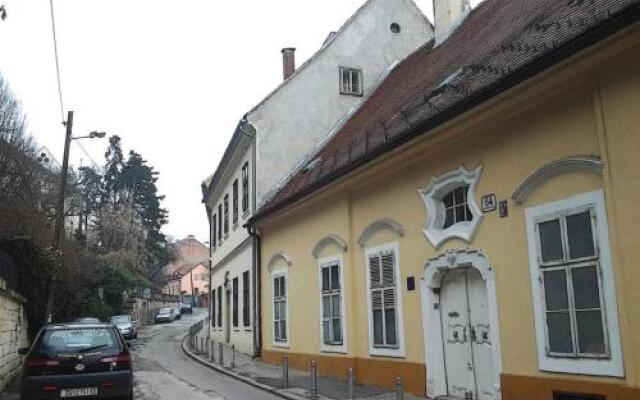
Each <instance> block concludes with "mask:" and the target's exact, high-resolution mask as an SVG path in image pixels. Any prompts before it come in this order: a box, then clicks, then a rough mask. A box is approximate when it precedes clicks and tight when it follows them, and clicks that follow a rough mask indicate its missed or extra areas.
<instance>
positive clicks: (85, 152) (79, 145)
mask: <svg viewBox="0 0 640 400" xmlns="http://www.w3.org/2000/svg"><path fill="white" fill-rule="evenodd" d="M74 142H75V144H77V145H78V147H80V150H82V152H83V153H84V155H85V156H87V158H89V161H91V164H93V167H94V168H98V169H100V170H101V169H102V168H101V167H100V166H99V165H98V163H96V162H95V160H94V159H93V157H91V155H90V154H89V152H87V150H86V149H85V148H84V146H83V145H82V143H80V141H79V140H75V141H74Z"/></svg>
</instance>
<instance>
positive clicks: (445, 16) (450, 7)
mask: <svg viewBox="0 0 640 400" xmlns="http://www.w3.org/2000/svg"><path fill="white" fill-rule="evenodd" d="M470 11H471V4H469V0H433V14H434V20H435V30H436V32H435V33H436V43H435V45H436V46H439V45H440V44H442V42H444V41H445V40H447V37H449V35H450V34H451V33H452V32H453V31H454V30H455V29H456V28H457V27H458V25H460V24H461V23H462V21H463V20H464V19H465V17H466V16H467V15H469V12H470Z"/></svg>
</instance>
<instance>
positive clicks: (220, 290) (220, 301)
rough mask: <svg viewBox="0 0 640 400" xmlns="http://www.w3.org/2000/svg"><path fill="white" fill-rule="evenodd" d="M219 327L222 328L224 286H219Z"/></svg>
mask: <svg viewBox="0 0 640 400" xmlns="http://www.w3.org/2000/svg"><path fill="white" fill-rule="evenodd" d="M218 327H219V328H222V286H218Z"/></svg>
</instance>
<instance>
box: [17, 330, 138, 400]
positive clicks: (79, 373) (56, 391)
mask: <svg viewBox="0 0 640 400" xmlns="http://www.w3.org/2000/svg"><path fill="white" fill-rule="evenodd" d="M19 352H20V354H22V355H25V354H26V358H25V362H24V366H23V371H22V378H21V388H20V398H21V399H22V400H33V399H60V398H77V397H90V398H100V399H102V398H114V399H116V398H117V399H127V400H131V399H133V373H132V358H131V355H130V353H129V349H128V348H127V344H126V342H125V341H124V338H123V337H122V335H120V333H119V332H118V330H117V329H116V327H115V326H114V325H109V324H103V323H100V324H86V323H83V324H79V323H69V324H61V325H48V326H45V327H44V328H42V329H41V330H40V332H39V333H38V335H37V336H36V339H35V341H34V342H33V345H32V346H31V349H28V348H25V349H20V351H19Z"/></svg>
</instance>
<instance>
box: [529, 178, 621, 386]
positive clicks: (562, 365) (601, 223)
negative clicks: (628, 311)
mask: <svg viewBox="0 0 640 400" xmlns="http://www.w3.org/2000/svg"><path fill="white" fill-rule="evenodd" d="M585 208H589V209H591V210H593V213H594V215H595V224H594V227H595V229H594V232H593V233H594V236H595V242H596V243H597V251H598V252H599V253H598V256H599V265H600V279H601V288H602V300H603V311H604V315H603V318H604V319H605V322H606V323H605V329H606V330H607V331H606V332H605V337H606V338H607V339H608V347H609V356H608V357H601V358H597V357H564V358H563V357H556V356H552V355H548V354H547V349H546V322H545V321H546V318H545V306H544V303H543V301H544V300H543V287H542V282H541V280H540V266H539V257H538V241H537V237H536V236H537V235H536V229H535V228H536V224H537V223H538V222H539V221H540V220H541V219H544V218H545V217H548V216H553V215H560V214H563V213H567V212H571V211H573V210H584V209H585ZM525 219H526V229H527V244H528V247H529V268H530V272H531V289H532V295H533V308H534V317H535V327H536V341H537V349H538V366H539V368H540V370H542V371H550V372H563V373H570V374H582V375H593V376H611V377H624V376H625V372H624V361H623V354H622V344H621V341H620V327H619V324H618V305H617V297H616V288H615V281H614V273H613V263H612V261H611V250H610V247H609V231H608V222H607V209H606V205H605V197H604V192H603V191H602V190H598V191H595V192H590V193H584V194H580V195H577V196H573V197H570V198H566V199H562V200H559V201H554V202H551V203H546V204H542V205H539V206H535V207H531V208H528V209H526V210H525Z"/></svg>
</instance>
